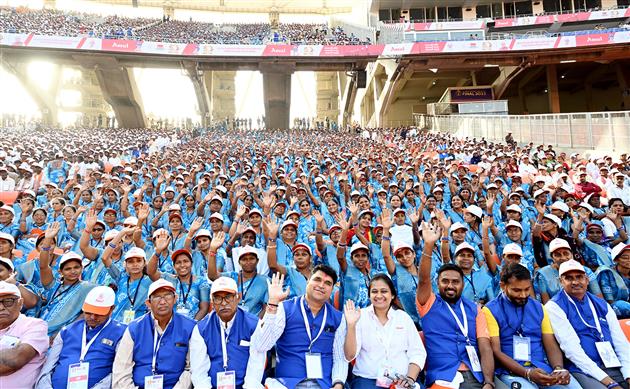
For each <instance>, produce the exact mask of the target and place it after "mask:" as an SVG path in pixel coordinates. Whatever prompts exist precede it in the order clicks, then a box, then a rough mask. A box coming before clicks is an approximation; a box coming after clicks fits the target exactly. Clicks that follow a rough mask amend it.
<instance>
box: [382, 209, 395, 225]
mask: <svg viewBox="0 0 630 389" xmlns="http://www.w3.org/2000/svg"><path fill="white" fill-rule="evenodd" d="M381 224H382V225H383V229H390V228H392V226H393V225H394V219H393V218H392V211H390V210H389V209H388V208H383V211H382V212H381Z"/></svg>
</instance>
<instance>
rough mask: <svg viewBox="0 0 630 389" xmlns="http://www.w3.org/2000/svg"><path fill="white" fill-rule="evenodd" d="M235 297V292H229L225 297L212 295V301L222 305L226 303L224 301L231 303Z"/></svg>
mask: <svg viewBox="0 0 630 389" xmlns="http://www.w3.org/2000/svg"><path fill="white" fill-rule="evenodd" d="M234 297H236V295H235V294H228V295H225V296H223V297H221V296H212V302H213V303H214V304H215V305H221V304H224V303H225V304H229V303H231V302H232V301H234Z"/></svg>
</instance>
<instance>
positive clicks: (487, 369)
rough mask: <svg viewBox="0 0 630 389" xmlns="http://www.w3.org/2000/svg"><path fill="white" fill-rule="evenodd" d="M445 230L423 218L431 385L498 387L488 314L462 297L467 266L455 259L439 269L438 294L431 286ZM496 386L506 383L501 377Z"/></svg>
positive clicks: (421, 284) (423, 310)
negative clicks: (433, 265) (434, 255)
mask: <svg viewBox="0 0 630 389" xmlns="http://www.w3.org/2000/svg"><path fill="white" fill-rule="evenodd" d="M439 237H440V231H439V230H438V229H436V228H434V227H433V226H431V225H430V224H428V223H422V239H423V240H424V248H423V251H422V259H421V262H420V269H419V274H418V288H417V290H416V305H417V307H418V313H419V314H420V317H421V322H422V329H423V331H424V339H425V347H426V349H427V366H426V384H427V387H429V388H434V389H437V388H443V387H446V388H449V387H457V386H456V385H459V387H460V388H462V389H468V388H470V389H473V388H474V389H491V388H495V379H494V357H493V355H492V349H491V347H490V339H489V335H488V328H487V325H486V320H485V316H484V315H483V313H482V312H481V310H480V309H479V308H478V307H477V305H476V304H475V303H474V302H473V301H471V300H468V299H466V298H465V297H462V292H463V290H464V272H463V271H462V269H461V268H460V267H459V266H457V265H455V264H450V263H449V264H445V265H443V266H442V267H441V268H440V269H439V270H438V275H437V284H438V291H439V294H438V295H436V294H435V293H433V290H432V287H431V260H432V256H431V253H432V252H433V249H434V247H435V242H437V240H438V239H439ZM496 384H497V385H496V387H501V388H503V387H505V386H503V385H501V384H500V383H499V381H498V380H497V381H496Z"/></svg>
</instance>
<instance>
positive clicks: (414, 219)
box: [406, 208, 420, 226]
mask: <svg viewBox="0 0 630 389" xmlns="http://www.w3.org/2000/svg"><path fill="white" fill-rule="evenodd" d="M406 214H407V217H408V218H409V220H411V225H412V226H415V225H417V224H418V221H420V208H418V209H417V210H415V211H414V210H413V209H410V210H408V211H407V212H406Z"/></svg>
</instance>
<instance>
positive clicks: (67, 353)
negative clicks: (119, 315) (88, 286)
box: [35, 286, 126, 389]
mask: <svg viewBox="0 0 630 389" xmlns="http://www.w3.org/2000/svg"><path fill="white" fill-rule="evenodd" d="M115 302H116V294H115V293H114V291H113V290H112V289H111V288H109V287H107V286H97V287H96V288H94V289H92V290H91V291H90V293H88V295H87V296H86V297H85V301H84V302H83V319H82V320H78V321H76V322H74V323H72V324H70V325H69V326H67V327H64V328H63V329H62V330H61V331H60V332H59V334H58V335H57V336H56V337H55V341H54V342H53V345H52V348H51V349H50V352H49V353H48V357H47V359H46V363H45V364H44V367H43V368H42V372H41V375H40V377H39V378H38V380H37V385H36V386H35V387H36V388H37V389H48V388H55V389H57V388H65V387H66V385H67V384H68V382H74V383H77V384H78V383H85V384H87V387H88V388H92V389H105V388H110V387H111V380H112V377H111V373H112V364H113V362H114V357H115V355H116V349H117V346H118V342H119V341H120V339H121V338H122V336H123V333H124V332H125V329H126V326H125V325H124V324H121V323H119V322H117V321H116V320H112V319H111V315H112V312H113V311H114V304H115Z"/></svg>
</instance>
